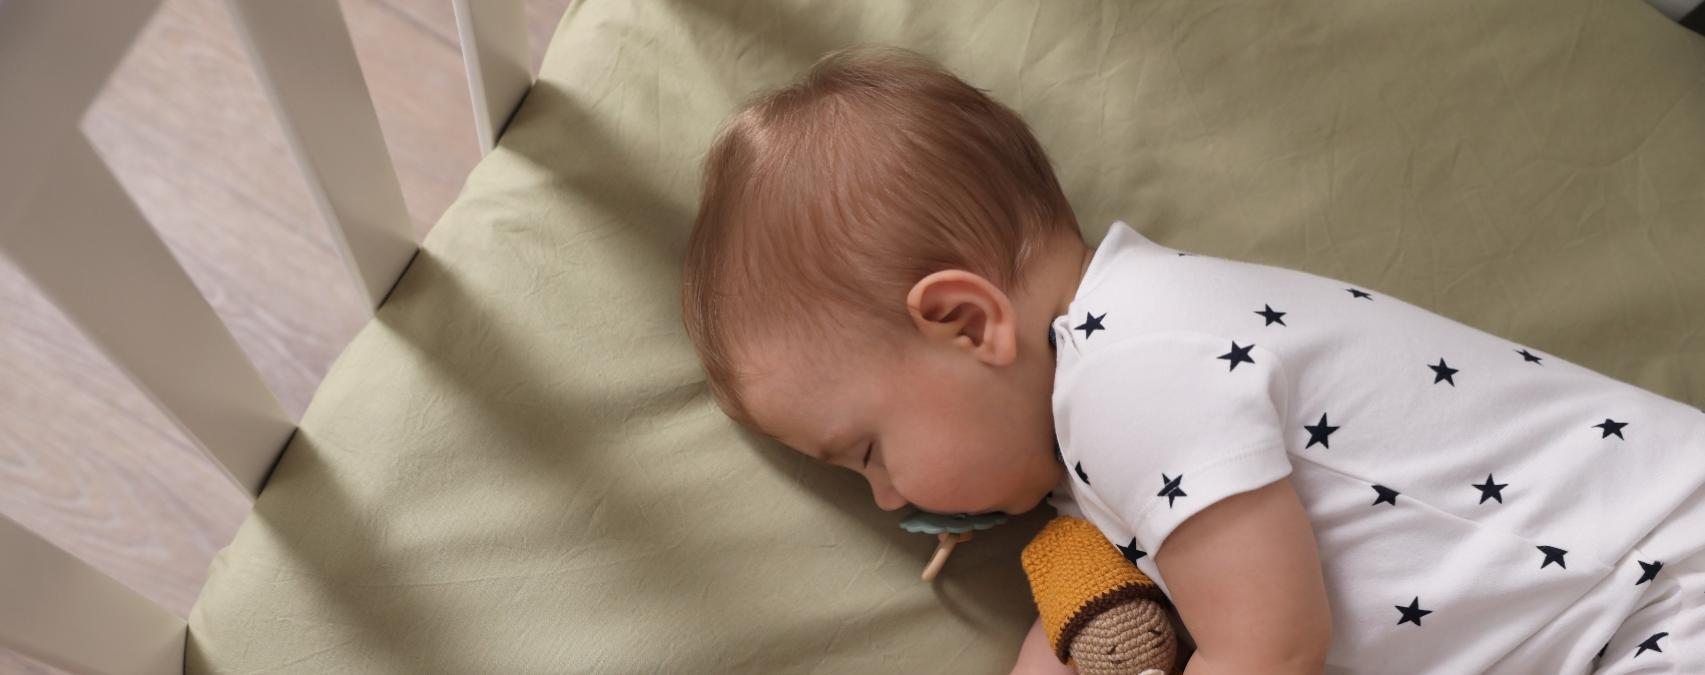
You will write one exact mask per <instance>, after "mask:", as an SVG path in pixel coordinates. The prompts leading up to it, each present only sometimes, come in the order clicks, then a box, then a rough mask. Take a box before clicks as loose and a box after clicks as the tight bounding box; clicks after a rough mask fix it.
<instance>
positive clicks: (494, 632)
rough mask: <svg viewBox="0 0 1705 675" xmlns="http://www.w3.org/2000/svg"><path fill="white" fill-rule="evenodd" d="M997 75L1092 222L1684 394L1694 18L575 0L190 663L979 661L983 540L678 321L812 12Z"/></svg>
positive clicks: (286, 459)
mask: <svg viewBox="0 0 1705 675" xmlns="http://www.w3.org/2000/svg"><path fill="white" fill-rule="evenodd" d="M866 43H885V44H895V45H901V46H906V47H910V48H913V49H916V50H919V51H921V52H923V53H925V54H928V55H930V56H932V57H934V58H935V59H937V60H939V61H941V62H942V63H943V64H945V65H946V66H948V67H949V68H951V69H953V70H954V71H955V72H957V73H959V74H960V75H961V76H962V77H963V78H965V79H966V80H967V81H969V82H971V83H972V84H974V85H976V86H979V87H982V88H984V89H986V90H988V91H989V92H990V93H991V94H992V95H993V96H994V97H996V98H997V99H999V100H1001V101H1003V102H1005V103H1006V104H1008V105H1010V106H1011V107H1013V108H1014V109H1016V110H1017V111H1018V112H1019V113H1020V114H1022V115H1023V116H1024V117H1025V118H1026V119H1027V120H1028V121H1029V122H1030V124H1031V125H1032V127H1033V128H1034V130H1035V132H1036V135H1037V136H1038V138H1039V139H1040V140H1041V142H1042V144H1043V145H1044V147H1046V148H1047V150H1048V152H1049V153H1050V154H1051V156H1052V158H1053V161H1054V163H1055V165H1056V166H1057V170H1058V173H1059V176H1060V178H1061V181H1062V183H1063V185H1064V187H1065V189H1066V192H1067V196H1068V197H1069V198H1070V200H1071V202H1072V204H1073V205H1074V207H1075V209H1076V211H1077V215H1078V219H1079V221H1080V223H1082V229H1083V234H1084V237H1085V239H1086V241H1087V242H1088V243H1090V244H1092V245H1093V244H1094V243H1096V242H1098V241H1099V240H1100V239H1101V237H1102V235H1103V234H1104V233H1105V232H1106V231H1107V228H1108V225H1109V224H1110V223H1111V222H1113V221H1114V220H1119V219H1122V220H1125V221H1126V222H1129V223H1131V224H1132V226H1133V227H1136V228H1137V229H1139V230H1140V231H1142V232H1143V233H1144V234H1145V235H1147V236H1149V237H1150V238H1152V239H1154V240H1156V241H1158V242H1160V243H1162V244H1165V245H1168V246H1174V247H1179V248H1182V249H1186V250H1192V251H1196V252H1198V253H1200V254H1204V255H1216V256H1226V257H1233V258H1238V259H1243V260H1250V261H1255V262H1262V263H1267V264H1275V265H1281V266H1286V267H1292V268H1296V269H1302V270H1306V271H1309V272H1313V273H1316V274H1321V275H1325V276H1330V277H1336V278H1340V279H1343V280H1345V281H1348V282H1351V283H1354V284H1355V285H1357V286H1360V287H1362V288H1367V289H1371V290H1374V291H1376V292H1379V293H1382V294H1386V295H1392V296H1397V297H1400V298H1403V299H1405V300H1408V301H1410V302H1412V303H1415V304H1417V305H1420V306H1422V307H1425V308H1427V309H1430V310H1432V311H1435V312H1439V313H1441V314H1444V315H1446V316H1449V317H1451V318H1454V319H1456V320H1459V321H1462V322H1464V323H1467V324H1470V325H1473V326H1476V327H1479V328H1481V329H1484V330H1487V331H1490V332H1492V333H1494V334H1497V335H1500V336H1503V337H1505V338H1507V339H1509V340H1511V341H1513V342H1516V343H1520V344H1525V345H1528V346H1530V347H1532V348H1535V349H1539V350H1542V351H1543V352H1547V353H1550V354H1553V355H1556V356H1559V357H1562V358H1566V359H1568V360H1571V361H1575V362H1577V363H1579V364H1581V365H1584V366H1587V367H1589V368H1593V369H1596V370H1598V371H1600V372H1603V373H1605V374H1607V375H1610V376H1612V377H1615V378H1618V379H1621V380H1624V381H1627V382H1631V383H1634V384H1637V385H1639V386H1642V387H1645V388H1648V389H1650V390H1652V391H1655V392H1657V393H1660V394H1663V395H1666V396H1670V397H1672V398H1677V399H1680V400H1683V401H1687V402H1691V403H1693V404H1695V405H1698V404H1700V403H1701V402H1705V264H1702V263H1705V152H1702V149H1705V40H1701V39H1700V38H1699V37H1698V36H1696V35H1694V34H1692V33H1689V32H1687V31H1686V30H1685V29H1684V28H1682V27H1680V26H1678V25H1675V24H1674V23H1672V22H1670V21H1669V20H1667V19H1665V18H1664V17H1663V16H1661V15H1660V14H1658V12H1657V11H1656V10H1654V9H1652V8H1651V7H1649V6H1648V5H1646V4H1645V3H1644V2H1641V1H1640V0H1511V1H1508V2H1500V3H1485V2H1481V1H1479V0H1429V1H1427V2H1412V1H1403V0H1377V1H1376V0H1359V1H1357V2H1340V1H1326V0H1293V1H1281V0H1270V1H1252V0H1194V1H1192V2H1163V1H1159V0H1140V1H1129V2H1111V1H1109V2H1091V1H1087V0H1086V1H1072V2H1052V1H1043V0H1030V1H1023V2H1019V1H1014V2H991V3H915V2H904V1H901V0H880V1H871V2H858V3H848V2H839V1H836V0H767V1H764V2H750V1H736V0H706V1H695V2H670V1H666V0H586V1H585V2H577V3H575V4H574V5H573V6H572V7H571V8H570V10H569V11H568V13H567V15H566V16H565V17H564V18H563V20H562V22H561V24H560V26H559V28H558V30H557V32H556V36H555V38H554V39H553V41H552V44H551V46H550V49H549V52H548V54H547V56H546V58H545V63H544V66H543V69H542V71H541V73H540V76H539V81H538V84H537V85H536V86H534V88H533V89H532V91H531V93H529V94H528V95H527V97H526V99H525V101H524V102H523V104H522V106H521V108H520V110H519V111H518V113H517V114H516V116H515V118H514V120H513V122H512V123H511V124H510V126H509V129H508V131H507V133H505V134H504V135H503V137H502V140H501V142H500V143H499V146H498V148H497V149H496V150H495V151H494V152H493V153H491V154H490V155H489V156H488V157H486V158H485V159H484V160H483V161H481V162H480V164H479V165H478V166H477V167H476V168H475V170H474V171H473V172H472V173H471V175H470V176H469V177H468V179H467V183H466V185H465V187H464V189H463V191H462V193H461V194H460V196H459V197H458V198H457V199H456V201H455V202H454V204H453V205H452V206H451V207H450V208H449V209H448V210H447V211H446V212H445V214H444V216H443V218H442V220H440V221H439V222H438V223H437V225H436V227H434V228H433V230H432V231H431V233H430V234H429V235H428V236H427V237H426V239H425V241H424V243H423V245H422V248H421V251H420V253H419V255H418V257H417V258H416V259H415V260H414V262H413V263H412V264H411V265H410V266H409V268H408V270H407V272H406V273H405V274H404V275H403V277H402V279H401V280H400V282H399V283H398V285H397V287H396V290H395V291H394V292H393V294H392V295H391V297H390V298H389V300H388V301H387V302H386V303H385V304H384V305H383V306H382V307H381V308H380V309H379V310H378V312H377V315H376V317H375V318H374V319H373V320H372V321H371V322H370V323H369V324H368V325H366V326H365V327H364V328H363V329H362V330H361V331H360V332H359V334H358V335H357V336H356V337H355V338H354V340H353V341H352V342H351V343H350V344H349V346H348V347H347V348H346V349H345V351H344V352H343V353H342V354H341V355H340V356H339V358H338V359H337V360H336V362H335V363H334V364H333V365H332V367H331V369H330V372H329V373H328V374H327V376H326V378H325V381H324V383H323V384H322V385H321V386H320V388H319V390H318V392H317V393H316V395H315V397H314V399H313V401H312V403H311V404H310V405H309V407H308V409H307V412H306V414H305V415H304V417H303V419H302V421H301V425H300V426H301V428H300V431H299V432H298V433H297V434H296V436H295V437H294V439H293V440H292V441H291V443H290V444H289V446H288V447H287V449H286V451H285V452H284V454H283V456H282V458H281V460H280V462H279V464H278V466H277V469H276V471H275V472H274V474H273V476H272V478H271V480H270V482H269V483H268V484H267V486H266V488H265V490H264V491H263V492H262V493H261V494H260V496H259V499H258V501H257V503H256V505H255V509H254V512H253V513H252V514H251V515H250V516H249V518H248V519H247V521H246V522H244V524H243V525H242V527H241V528H240V529H239V531H238V532H237V535H236V537H235V539H234V540H233V541H232V542H231V543H230V545H229V546H227V547H226V548H225V549H223V550H222V551H221V552H220V553H219V554H218V556H217V557H216V558H215V559H214V561H213V563H212V565H211V568H210V570H209V578H208V582H207V585H206V587H205V588H204V589H203V591H202V593H201V595H200V597H199V599H198V600H197V602H196V604H195V606H194V608H193V610H192V612H191V614H190V617H189V626H190V634H189V642H188V663H189V668H188V669H189V671H190V672H192V673H259V672H265V673H281V672H303V673H328V672H361V673H427V672H454V673H468V672H501V673H534V672H551V673H570V672H574V673H580V672H599V673H625V672H670V673H685V672H763V673H784V672H785V673H824V674H828V673H860V674H864V673H889V672H894V673H898V672H905V673H992V672H1003V673H1004V672H1006V671H1007V670H1008V669H1009V668H1010V666H1011V664H1012V661H1013V659H1014V657H1015V655H1016V653H1017V650H1018V646H1019V643H1020V641H1021V639H1022V637H1023V636H1024V634H1025V631H1026V630H1027V629H1028V627H1029V625H1030V623H1031V621H1032V620H1033V619H1034V617H1035V610H1034V608H1033V606H1032V605H1031V601H1030V597H1029V592H1028V587H1027V585H1026V581H1025V578H1024V575H1023V571H1022V569H1021V567H1020V565H1019V555H1018V554H1019V551H1020V549H1021V548H1022V547H1023V545H1024V544H1025V543H1026V542H1027V541H1028V540H1029V538H1030V537H1031V536H1032V535H1034V534H1035V533H1036V532H1037V531H1038V530H1039V529H1040V528H1041V526H1042V525H1043V524H1044V523H1045V522H1046V521H1047V519H1048V518H1050V517H1051V516H1052V514H1051V513H1049V512H1047V507H1043V508H1042V509H1038V510H1036V511H1032V512H1030V513H1028V514H1024V515H1023V516H1020V517H1018V518H1015V519H1014V520H1013V521H1011V522H1009V523H1007V524H1005V525H1002V526H1000V527H997V528H995V529H993V530H990V531H987V532H981V533H978V535H977V537H976V538H975V539H973V540H972V541H970V542H968V543H966V544H963V545H961V547H960V549H959V550H958V551H957V552H955V554H954V555H953V557H952V559H951V560H950V561H949V562H948V564H947V567H946V569H945V570H944V571H943V572H942V575H941V577H940V578H938V579H937V580H936V581H935V582H934V583H924V582H921V581H920V580H919V578H918V575H919V573H920V571H921V570H922V568H923V566H924V565H925V563H926V562H927V560H928V557H929V555H930V553H931V551H933V549H934V544H935V542H934V539H933V538H932V537H927V536H921V535H915V534H909V533H906V532H904V531H902V530H901V529H900V528H899V527H898V519H899V517H900V514H897V513H888V512H883V511H881V510H879V509H877V508H876V507H875V506H874V505H873V504H872V502H871V499H870V494H869V491H868V488H867V487H866V486H865V484H864V483H863V481H862V479H860V478H859V477H857V476H856V475H854V474H853V473H851V472H848V471H844V470H840V469H832V468H829V467H827V466H823V465H818V464H816V463H814V462H812V461H810V460H808V459H806V458H804V457H803V456H800V455H798V454H795V453H793V452H792V451H789V450H788V449H786V448H784V447H781V446H779V445H777V444H775V443H773V442H770V441H768V440H766V439H763V438H761V437H757V436H754V435H751V434H748V433H745V432H743V431H742V430H740V429H739V428H737V427H736V426H735V425H734V424H733V423H732V422H730V421H729V420H728V419H727V418H726V417H725V416H723V415H722V414H721V413H720V412H719V411H718V409H717V408H716V406H715V405H714V403H713V402H712V400H711V398H710V396H709V393H708V390H707V389H706V387H705V384H704V380H703V375H702V372H701V371H700V369H699V366H698V363H697V362H696V360H695V358H694V354H693V350H692V349H691V347H690V345H689V344H688V342H687V340H686V337H685V334H684V332H683V330H682V327H681V321H680V316H679V309H678V306H679V305H678V297H679V295H678V294H679V284H680V278H679V261H680V259H681V257H682V253H683V250H684V243H685V240H686V236H687V232H688V229H689V227H690V224H691V221H692V217H693V214H694V210H695V207H696V201H695V200H696V198H697V187H698V183H697V181H698V171H699V161H700V159H701V158H702V156H703V153H704V149H705V147H706V145H707V144H708V142H709V140H710V138H711V135H712V133H713V132H714V130H715V128H716V126H717V124H718V123H719V122H720V121H721V120H722V119H723V118H724V116H726V115H727V114H728V113H729V112H730V111H731V110H733V109H734V108H735V107H736V106H737V105H738V104H739V103H740V102H741V101H742V100H743V99H744V98H746V97H747V96H748V95H750V94H751V93H752V92H754V91H755V90H758V89H761V88H764V87H769V86H773V85H777V84H780V83H783V82H785V81H787V80H789V79H790V78H792V77H793V76H794V75H795V74H796V73H798V72H799V71H800V70H802V69H803V68H805V67H806V66H808V65H809V64H810V63H811V62H812V61H814V60H815V59H816V58H817V57H818V56H819V55H820V54H822V53H823V52H824V51H826V50H829V49H833V48H837V47H842V46H847V45H853V44H866Z"/></svg>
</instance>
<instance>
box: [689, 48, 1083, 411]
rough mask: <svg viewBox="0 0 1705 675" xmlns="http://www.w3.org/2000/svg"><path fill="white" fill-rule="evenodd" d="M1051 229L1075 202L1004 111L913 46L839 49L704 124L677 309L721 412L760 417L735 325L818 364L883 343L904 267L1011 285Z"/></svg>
mask: <svg viewBox="0 0 1705 675" xmlns="http://www.w3.org/2000/svg"><path fill="white" fill-rule="evenodd" d="M1065 235H1069V236H1072V237H1080V235H1079V234H1078V229H1077V220H1076V217H1075V216H1074V215H1073V213H1072V210H1071V206H1070V205H1069V204H1067V203H1066V198H1065V194H1064V193H1063V192H1062V191H1061V189H1060V185H1059V182H1058V180H1056V179H1055V177H1054V171H1053V169H1052V167H1050V166H1049V163H1048V157H1047V155H1046V154H1045V153H1043V151H1042V146H1041V144H1039V143H1037V141H1036V139H1035V137H1034V136H1032V135H1031V133H1030V129H1029V127H1027V126H1026V125H1025V123H1024V120H1023V119H1021V118H1020V117H1019V116H1018V114H1017V113H1015V112H1013V111H1012V110H1010V109H1008V108H1007V107H1006V106H1004V105H1001V104H1000V103H998V102H996V101H994V100H993V99H991V98H989V96H988V95H987V93H986V92H985V91H983V90H981V89H978V88H976V87H972V86H971V85H969V84H966V83H965V82H964V81H962V80H960V79H959V78H958V77H955V76H954V75H953V74H952V73H950V72H948V71H946V70H945V69H943V68H942V67H941V66H939V65H936V64H935V63H934V62H932V61H930V60H929V59H927V58H925V57H923V56H922V55H919V54H917V53H915V52H911V51H908V50H904V49H898V48H892V47H859V48H851V49H843V50H838V51H834V52H830V53H828V54H826V55H824V56H823V57H822V58H821V59H819V60H818V61H817V63H816V64H814V65H812V66H811V68H810V69H809V70H808V71H806V72H805V74H804V75H803V76H801V77H800V78H799V79H798V80H796V81H794V82H792V83H790V84H788V85H786V86H784V87H781V88H777V89H772V90H768V91H765V92H761V93H760V94H759V95H758V96H756V97H755V98H753V99H751V100H749V101H748V102H747V103H746V104H745V105H743V106H742V107H741V108H740V109H739V110H738V111H736V112H735V113H734V114H733V115H732V116H730V117H729V118H728V120H726V121H725V122H724V123H723V126H722V128H721V129H720V130H719V131H718V132H717V134H716V137H715V139H714V140H713V141H712V143H711V146H710V149H709V151H708V152H707V154H706V156H705V161H704V182H703V185H702V193H701V196H700V201H699V212H698V217H697V219H696V220H695V222H694V223H693V231H692V235H691V237H690V238H689V239H688V242H687V253H686V259H685V261H684V263H683V279H682V297H681V314H682V319H683V321H684V322H685V324H686V329H687V335H688V337H689V339H690V340H691V341H692V343H693V346H694V348H695V349H696V350H697V351H698V355H699V359H700V361H701V363H703V365H704V368H705V372H706V376H707V379H708V380H709V385H710V388H711V391H712V393H713V394H714V395H715V396H716V398H717V401H718V402H719V404H720V405H721V406H722V408H723V410H724V411H725V412H726V413H727V414H728V415H729V416H730V417H732V418H734V419H735V420H736V421H737V422H740V423H741V424H744V425H746V426H747V427H750V428H753V429H757V430H760V431H762V429H761V428H759V427H758V425H757V424H756V423H755V421H754V420H752V418H751V415H750V414H749V413H748V411H747V409H746V407H745V406H744V405H743V403H742V400H741V397H740V395H739V388H740V384H741V383H742V379H743V376H744V375H745V374H746V373H743V372H741V371H740V370H738V369H737V368H736V366H735V362H736V356H737V354H736V350H738V349H747V348H750V347H751V341H750V338H751V337H753V336H763V337H767V338H772V339H775V338H785V339H786V340H788V341H789V343H790V344H800V345H809V344H812V342H802V341H814V342H815V343H816V344H818V345H822V346H823V347H824V348H822V349H817V350H807V351H809V352H814V353H815V354H820V355H821V356H820V357H819V358H818V359H817V360H818V362H820V363H826V362H827V361H828V358H827V357H831V356H840V357H843V358H844V357H846V356H848V355H849V354H848V352H847V351H846V350H845V347H848V346H854V345H858V346H866V345H868V346H885V347H893V346H896V345H897V344H898V340H897V339H896V336H900V335H906V334H907V332H909V331H902V330H897V329H902V328H909V327H910V326H911V320H910V318H909V316H908V314H907V311H906V307H905V300H906V294H907V292H908V291H910V289H911V287H912V286H913V285H914V284H916V283H917V281H918V280H920V279H922V278H924V277H925V276H928V275H929V274H931V273H934V272H937V271H940V270H945V269H963V270H967V271H970V272H973V273H975V274H978V275H981V276H983V277H984V278H986V279H988V280H989V281H990V283H993V284H994V285H996V286H997V287H999V288H1001V289H1003V290H1005V291H1006V292H1008V293H1012V292H1014V291H1015V290H1016V289H1017V288H1019V287H1020V286H1021V284H1022V283H1023V281H1024V278H1025V277H1024V272H1025V270H1026V269H1027V268H1028V267H1029V265H1030V264H1031V262H1032V261H1033V260H1035V259H1036V257H1037V256H1038V255H1039V254H1041V253H1042V252H1043V251H1044V250H1045V249H1047V247H1048V246H1050V245H1051V243H1052V242H1054V241H1056V238H1057V237H1060V236H1065ZM1077 241H1081V238H1079V239H1077ZM837 331H838V333H837ZM837 334H838V335H839V336H840V339H838V340H835V339H833V338H834V336H836V335H837ZM852 336H856V338H855V339H849V338H852Z"/></svg>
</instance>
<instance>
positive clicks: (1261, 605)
mask: <svg viewBox="0 0 1705 675" xmlns="http://www.w3.org/2000/svg"><path fill="white" fill-rule="evenodd" d="M1155 564H1156V565H1157V566H1159V568H1160V574H1161V577H1162V578H1164V579H1166V584H1167V590H1168V593H1169V595H1171V596H1172V601H1173V604H1174V605H1175V606H1176V607H1177V608H1178V614H1179V617H1180V618H1182V619H1183V620H1184V626H1185V627H1186V628H1188V629H1189V631H1190V635H1191V636H1192V637H1194V638H1195V641H1196V653H1195V655H1194V656H1192V657H1191V658H1190V662H1189V665H1188V666H1186V667H1185V669H1184V675H1212V674H1215V673H1274V674H1285V673H1311V674H1313V673H1319V672H1321V671H1322V670H1323V669H1324V668H1325V664H1326V652H1327V649H1328V648H1329V647H1330V646H1331V644H1332V614H1331V610H1330V608H1328V606H1327V603H1326V584H1325V581H1324V579H1323V578H1322V575H1321V571H1320V559H1319V554H1318V552H1317V550H1316V544H1315V539H1314V529H1313V527H1312V526H1311V525H1310V523H1309V520H1308V516H1307V514H1306V513H1305V512H1304V511H1303V507H1302V501H1301V500H1300V499H1299V498H1298V497H1297V494H1296V490H1295V488H1293V487H1292V486H1291V480H1290V478H1289V477H1288V476H1287V477H1285V478H1281V479H1279V480H1277V481H1275V482H1273V483H1270V484H1268V485H1266V486H1265V487H1261V488H1258V489H1255V490H1252V491H1249V492H1244V493H1241V494H1236V495H1232V496H1230V497H1226V498H1225V499H1223V500H1221V501H1219V502H1217V503H1215V504H1214V505H1212V506H1209V507H1207V508H1206V509H1203V510H1202V511H1201V512H1200V513H1197V514H1196V515H1195V516H1194V517H1192V518H1190V519H1188V520H1186V521H1184V522H1183V523H1180V524H1179V525H1178V527H1177V528H1176V529H1174V530H1173V532H1172V534H1171V536H1169V537H1167V538H1166V541H1165V544H1164V545H1163V546H1161V547H1160V550H1159V551H1158V552H1157V553H1156V554H1155ZM1169 675H1171V674H1169Z"/></svg>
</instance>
